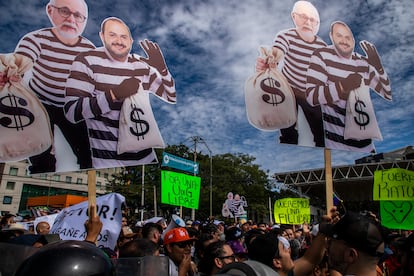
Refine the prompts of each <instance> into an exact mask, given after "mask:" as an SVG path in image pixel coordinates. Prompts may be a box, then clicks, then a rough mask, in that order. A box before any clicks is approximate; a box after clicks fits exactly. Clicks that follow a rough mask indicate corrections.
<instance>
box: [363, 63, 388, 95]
mask: <svg viewBox="0 0 414 276" xmlns="http://www.w3.org/2000/svg"><path fill="white" fill-rule="evenodd" d="M368 67H369V72H368V74H369V75H368V82H369V86H370V87H371V88H372V89H373V90H374V91H375V92H376V93H377V94H378V95H380V96H381V97H382V98H384V99H385V100H388V101H392V94H391V82H390V80H389V78H388V74H387V73H386V72H385V70H384V72H383V73H382V74H380V73H379V72H378V71H377V70H376V69H375V68H374V67H373V66H371V65H368Z"/></svg>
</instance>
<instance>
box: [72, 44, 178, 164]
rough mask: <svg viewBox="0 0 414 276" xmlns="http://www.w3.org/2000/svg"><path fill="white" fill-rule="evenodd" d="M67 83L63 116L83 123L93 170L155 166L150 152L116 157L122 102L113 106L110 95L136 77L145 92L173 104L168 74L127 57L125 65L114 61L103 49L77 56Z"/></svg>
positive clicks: (134, 57)
mask: <svg viewBox="0 0 414 276" xmlns="http://www.w3.org/2000/svg"><path fill="white" fill-rule="evenodd" d="M71 70H72V71H71V74H70V76H69V78H68V81H67V83H66V86H67V87H66V99H67V102H66V104H65V112H66V117H67V118H68V119H69V120H70V121H72V122H79V121H83V120H85V122H86V125H87V127H88V133H89V141H90V144H91V151H92V164H93V167H94V168H108V167H120V166H133V165H139V164H148V163H152V162H156V156H155V153H154V151H153V149H152V148H150V149H147V150H142V151H139V152H135V153H129V152H127V153H123V154H120V155H118V154H117V142H118V127H119V117H120V110H121V107H122V102H120V101H119V102H113V101H112V98H111V95H110V93H109V91H110V89H111V88H112V87H115V86H117V85H119V84H120V83H121V82H122V81H123V80H125V79H128V78H130V77H135V78H137V79H139V80H140V81H141V84H142V86H143V89H144V90H147V91H150V93H152V94H154V95H156V96H157V97H159V98H160V99H162V100H164V101H166V102H169V103H175V101H176V91H175V85H174V81H173V78H172V76H171V74H170V73H169V72H167V75H166V76H161V75H160V74H159V73H158V72H157V71H156V70H155V69H154V68H153V67H150V66H149V65H148V64H147V63H145V62H143V61H140V60H139V57H138V56H136V55H131V54H130V55H128V59H127V60H126V61H125V62H119V61H116V60H114V59H113V58H112V57H111V56H110V55H109V53H107V51H106V49H105V48H104V47H100V48H97V49H96V50H92V51H88V52H85V53H82V54H80V55H79V56H77V57H76V59H75V61H74V62H73V65H72V69H71Z"/></svg>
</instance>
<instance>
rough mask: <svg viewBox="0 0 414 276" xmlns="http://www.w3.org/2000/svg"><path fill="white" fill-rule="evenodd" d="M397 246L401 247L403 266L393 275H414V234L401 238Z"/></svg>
mask: <svg viewBox="0 0 414 276" xmlns="http://www.w3.org/2000/svg"><path fill="white" fill-rule="evenodd" d="M396 246H397V247H398V248H399V255H400V262H401V266H400V267H399V268H397V269H396V270H394V272H393V273H392V275H391V276H411V275H414V234H413V233H411V234H410V235H409V236H408V237H403V238H400V239H399V240H398V241H397V244H396Z"/></svg>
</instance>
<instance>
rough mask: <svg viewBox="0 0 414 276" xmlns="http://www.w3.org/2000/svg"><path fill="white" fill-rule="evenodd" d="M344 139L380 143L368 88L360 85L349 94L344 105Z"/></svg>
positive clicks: (379, 132)
mask: <svg viewBox="0 0 414 276" xmlns="http://www.w3.org/2000/svg"><path fill="white" fill-rule="evenodd" d="M344 138H345V139H355V140H364V139H376V140H380V141H382V135H381V131H380V129H379V127H378V122H377V119H376V117H375V112H374V106H373V105H372V101H371V96H370V93H369V87H368V86H365V85H362V86H360V87H359V88H357V89H355V90H352V91H351V92H350V93H349V96H348V101H347V104H346V116H345V130H344Z"/></svg>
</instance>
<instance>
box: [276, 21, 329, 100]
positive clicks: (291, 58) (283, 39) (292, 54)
mask: <svg viewBox="0 0 414 276" xmlns="http://www.w3.org/2000/svg"><path fill="white" fill-rule="evenodd" d="M273 46H274V47H276V48H278V49H280V50H281V51H282V52H283V53H284V61H283V68H282V73H283V75H284V76H285V77H286V79H287V80H288V82H289V84H290V86H291V87H292V88H296V89H298V90H300V91H301V92H303V93H305V92H306V73H307V70H308V67H309V60H310V58H311V56H312V54H313V52H314V51H315V50H316V49H319V48H322V47H325V46H326V43H325V42H324V41H323V40H322V39H321V38H320V37H318V36H315V40H314V41H312V42H307V41H304V40H303V39H302V38H301V37H300V36H299V34H298V33H297V31H296V30H295V29H289V30H287V31H283V32H280V33H279V34H277V36H276V38H275V42H274V45H273Z"/></svg>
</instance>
